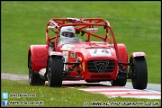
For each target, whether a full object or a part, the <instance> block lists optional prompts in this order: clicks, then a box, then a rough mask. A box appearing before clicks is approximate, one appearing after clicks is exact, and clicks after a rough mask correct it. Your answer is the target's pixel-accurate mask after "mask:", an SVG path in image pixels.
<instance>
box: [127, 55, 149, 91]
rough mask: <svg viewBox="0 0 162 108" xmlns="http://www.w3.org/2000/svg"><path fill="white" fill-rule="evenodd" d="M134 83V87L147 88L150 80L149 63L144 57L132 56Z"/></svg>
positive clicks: (131, 69)
mask: <svg viewBox="0 0 162 108" xmlns="http://www.w3.org/2000/svg"><path fill="white" fill-rule="evenodd" d="M130 63H132V64H133V65H132V66H131V67H130V72H131V73H132V85H133V88H134V89H141V90H142V89H146V87H147V81H148V76H147V75H148V73H147V63H146V60H145V58H144V57H136V58H131V59H130Z"/></svg>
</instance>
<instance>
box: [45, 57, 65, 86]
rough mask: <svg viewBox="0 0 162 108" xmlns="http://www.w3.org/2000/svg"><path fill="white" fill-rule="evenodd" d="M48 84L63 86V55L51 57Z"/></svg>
mask: <svg viewBox="0 0 162 108" xmlns="http://www.w3.org/2000/svg"><path fill="white" fill-rule="evenodd" d="M47 78H48V86H50V87H61V86H62V79H63V60H62V57H61V56H53V57H49V61H48V74H47Z"/></svg>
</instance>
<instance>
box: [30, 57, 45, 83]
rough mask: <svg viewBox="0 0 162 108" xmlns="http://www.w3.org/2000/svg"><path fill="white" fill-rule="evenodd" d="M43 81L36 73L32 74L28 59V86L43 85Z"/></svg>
mask: <svg viewBox="0 0 162 108" xmlns="http://www.w3.org/2000/svg"><path fill="white" fill-rule="evenodd" d="M44 83H45V80H43V79H41V78H40V76H39V74H38V72H34V71H33V69H32V59H31V56H30V59H29V84H30V85H44Z"/></svg>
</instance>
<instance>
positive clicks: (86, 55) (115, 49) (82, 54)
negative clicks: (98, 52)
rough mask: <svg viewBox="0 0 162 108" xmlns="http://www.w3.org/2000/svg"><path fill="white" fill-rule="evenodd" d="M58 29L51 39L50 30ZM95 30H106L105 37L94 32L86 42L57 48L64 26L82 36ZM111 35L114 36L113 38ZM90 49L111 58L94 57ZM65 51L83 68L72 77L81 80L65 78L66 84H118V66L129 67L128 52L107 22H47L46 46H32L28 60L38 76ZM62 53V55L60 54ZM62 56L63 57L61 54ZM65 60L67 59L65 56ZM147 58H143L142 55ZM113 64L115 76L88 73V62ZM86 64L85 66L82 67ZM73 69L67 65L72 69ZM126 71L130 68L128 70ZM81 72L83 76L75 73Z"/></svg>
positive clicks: (79, 67)
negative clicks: (115, 82) (89, 29)
mask: <svg viewBox="0 0 162 108" xmlns="http://www.w3.org/2000/svg"><path fill="white" fill-rule="evenodd" d="M50 25H53V26H55V33H56V34H55V36H53V37H49V36H48V32H49V29H48V26H50ZM92 25H93V26H95V27H97V26H103V28H105V31H106V33H105V37H102V36H100V35H97V34H95V32H94V33H93V32H87V31H85V34H84V35H87V40H86V42H80V43H65V44H63V45H61V46H59V47H58V46H57V43H58V39H59V31H60V28H61V27H63V26H74V27H76V26H77V28H75V29H76V30H77V31H79V32H81V30H83V29H84V28H90V27H92ZM110 34H111V35H110ZM90 37H96V38H98V40H99V41H100V42H95V41H94V42H92V41H91V40H90ZM51 40H54V41H55V43H54V48H53V49H54V50H53V52H52V53H49V51H48V44H49V42H50V41H51ZM65 45H73V46H71V48H70V49H68V50H65V49H64V50H63V49H62V48H64V46H65ZM91 49H107V50H109V51H110V52H109V53H110V54H111V56H91V54H90V50H91ZM63 51H67V52H68V62H75V61H76V60H77V59H79V60H80V62H81V65H79V66H78V67H76V68H75V69H74V72H71V73H70V75H71V76H79V77H78V78H66V79H65V78H64V79H63V80H80V79H84V80H87V81H109V80H115V79H116V77H117V72H118V70H119V66H118V62H123V63H128V54H127V49H126V46H125V45H124V44H117V42H116V39H115V36H114V33H113V31H112V28H111V26H110V24H109V22H108V21H106V20H104V19H102V18H80V19H75V18H53V19H51V20H49V21H48V23H47V25H46V45H31V46H30V48H29V54H28V56H32V68H33V70H34V71H36V72H38V71H39V70H40V69H42V68H46V66H47V62H48V57H49V56H52V55H55V54H56V55H62V54H63V53H62V52H63ZM57 52H59V53H57ZM60 52H61V53H62V54H60ZM71 52H75V53H76V58H71V57H70V53H71ZM136 55H137V54H136V53H135V54H134V53H133V54H132V57H135V56H136ZM63 56H64V55H63ZM143 56H144V55H143ZM101 59H102V60H113V61H114V62H115V69H114V71H113V72H109V73H99V72H98V73H92V72H89V71H88V69H87V62H88V61H89V60H101ZM82 63H84V65H85V66H83V65H82ZM70 66H71V65H68V67H70ZM125 67H126V69H127V68H128V66H127V65H126V66H125ZM77 70H80V74H79V73H78V72H76V71H77Z"/></svg>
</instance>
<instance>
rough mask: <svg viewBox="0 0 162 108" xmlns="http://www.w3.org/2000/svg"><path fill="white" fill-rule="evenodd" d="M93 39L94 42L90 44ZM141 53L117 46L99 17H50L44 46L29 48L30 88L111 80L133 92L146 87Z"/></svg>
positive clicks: (107, 23)
mask: <svg viewBox="0 0 162 108" xmlns="http://www.w3.org/2000/svg"><path fill="white" fill-rule="evenodd" d="M92 40H93V41H92ZM145 56H146V54H145V53H144V52H133V53H132V54H131V55H130V60H129V62H128V52H127V49H126V46H125V45H124V44H123V43H120V44H119V43H117V42H116V39H115V36H114V33H113V31H112V28H111V26H110V23H109V22H108V21H107V20H104V19H102V18H80V19H78V18H53V19H51V20H49V21H48V23H47V25H46V44H44V45H30V47H29V50H28V68H29V83H30V85H44V84H45V81H48V85H49V86H50V87H61V86H62V81H63V80H73V81H75V80H85V81H86V82H88V83H90V82H100V81H111V84H112V86H125V84H126V82H127V79H131V80H132V85H133V88H134V89H145V88H146V87H147V81H148V76H147V74H148V73H147V63H146V60H145Z"/></svg>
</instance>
